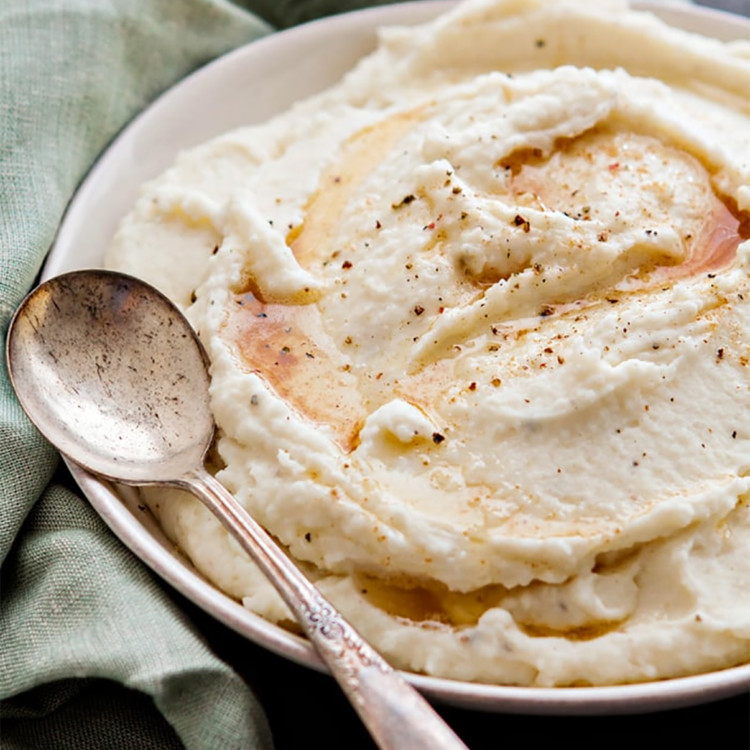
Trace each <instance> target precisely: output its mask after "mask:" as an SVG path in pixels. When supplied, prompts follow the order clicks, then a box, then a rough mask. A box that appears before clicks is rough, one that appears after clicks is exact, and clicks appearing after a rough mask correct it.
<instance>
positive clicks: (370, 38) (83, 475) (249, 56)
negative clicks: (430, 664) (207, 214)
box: [42, 0, 750, 715]
mask: <svg viewBox="0 0 750 750" xmlns="http://www.w3.org/2000/svg"><path fill="white" fill-rule="evenodd" d="M453 4H454V2H453V0H420V1H417V2H407V3H401V4H397V5H385V6H379V7H374V8H368V9H364V10H358V11H353V12H349V13H344V14H341V15H336V16H330V17H328V18H323V19H320V20H317V21H313V22H310V23H307V24H304V25H301V26H298V27H294V28H291V29H288V30H286V31H281V32H278V33H275V34H272V35H270V36H267V37H263V38H261V39H258V40H255V41H252V42H250V43H248V44H247V45H245V46H243V47H240V48H238V49H236V50H234V51H233V52H230V53H228V54H226V55H224V56H222V57H220V58H218V59H216V60H214V61H213V62H211V63H209V64H208V65H206V66H205V67H203V68H201V69H199V70H198V71H196V72H194V73H192V74H191V75H189V76H188V77H187V78H185V79H183V80H182V81H180V82H179V83H177V84H176V85H174V86H173V87H172V88H170V89H168V90H167V91H166V92H165V93H163V94H162V95H161V96H160V97H159V98H157V99H156V100H155V101H154V102H153V103H152V104H151V105H150V106H149V107H147V108H146V109H145V110H144V111H143V112H142V113H141V114H140V115H138V116H137V117H136V118H135V119H134V120H133V121H132V122H131V123H130V124H129V125H127V126H126V127H125V128H124V129H123V130H122V132H121V133H120V134H119V135H118V136H117V137H116V138H115V139H114V140H113V142H112V143H111V144H110V145H109V147H108V148H107V149H106V150H105V151H104V152H103V154H102V155H101V156H100V158H99V159H98V161H97V162H96V163H95V165H94V166H93V168H92V169H91V171H90V172H89V174H88V175H87V177H86V178H85V179H84V181H83V182H82V183H81V185H80V187H79V189H78V191H77V192H76V194H75V196H74V197H73V199H72V201H71V202H70V205H69V207H68V210H67V212H66V214H65V217H64V218H63V221H62V224H61V226H60V229H59V231H58V234H57V237H56V240H55V243H54V244H53V247H52V249H51V250H50V253H49V255H48V258H47V261H46V263H45V266H44V268H43V271H42V278H43V279H47V278H50V277H52V276H56V275H58V274H60V273H63V272H65V271H70V270H75V269H80V268H88V267H97V266H100V265H101V262H102V254H103V251H104V248H105V247H106V246H107V244H108V243H109V241H110V239H111V237H112V235H113V234H114V231H115V228H116V225H117V223H118V222H119V220H120V218H121V217H122V216H123V215H124V214H125V213H126V212H127V211H128V210H130V208H131V207H132V205H133V204H134V202H135V199H136V196H137V192H138V188H139V186H140V185H141V184H142V183H143V182H145V181H146V180H148V179H150V178H151V177H155V176H157V175H158V174H159V173H161V172H162V171H164V169H166V168H167V167H169V166H170V165H171V163H172V162H173V160H174V157H175V156H176V154H177V152H178V151H179V150H182V149H184V148H188V147H190V146H192V145H197V144H198V143H201V142H203V141H205V140H208V139H209V138H211V137H212V136H215V135H219V134H220V133H223V132H226V131H227V130H229V129H231V128H233V127H238V126H242V125H247V124H252V123H254V122H262V121H263V120H265V119H267V118H268V117H270V116H272V115H273V114H275V113H277V112H281V111H283V110H284V109H286V108H287V107H289V106H291V104H293V103H294V101H296V100H298V99H300V98H303V97H305V96H309V95H310V94H313V93H315V92H317V91H320V90H322V89H324V88H326V87H328V86H330V85H332V84H333V83H335V82H336V81H337V80H338V79H339V78H340V77H341V75H342V74H343V73H345V72H346V71H347V70H348V69H349V68H351V67H352V66H353V65H354V63H355V62H356V61H357V60H358V59H359V58H360V57H362V56H363V55H364V54H366V53H367V52H369V51H370V50H371V49H372V48H373V46H374V44H375V40H376V29H377V28H378V27H380V26H384V25H394V24H404V25H411V24H416V23H420V22H422V21H426V20H428V19H430V18H433V17H434V16H436V15H437V14H438V13H439V12H441V11H444V10H445V9H447V8H448V7H450V6H451V5H453ZM633 7H635V8H638V9H645V10H651V11H653V12H655V13H656V14H657V15H659V16H660V17H661V18H663V19H664V20H665V21H666V22H667V23H669V24H671V25H674V26H677V27H680V28H682V29H685V30H687V31H693V32H701V33H703V34H704V35H707V36H716V37H717V38H720V39H724V40H728V39H735V38H741V39H747V40H750V19H746V18H742V17H740V16H734V15H731V14H728V13H724V12H721V11H717V10H712V9H708V8H702V7H697V6H693V5H688V4H687V3H686V4H682V3H678V4H675V3H669V2H665V1H662V2H658V1H657V2H634V3H633ZM300 59H304V60H306V64H305V66H304V67H303V68H301V67H300V66H299V65H298V61H299V60H300ZM113 196H114V197H113ZM91 216H94V217H96V218H95V220H94V221H93V222H92V221H91V218H90V217H91ZM66 463H67V464H68V467H69V468H70V471H71V473H72V475H73V477H74V478H75V480H76V482H77V483H78V485H79V486H80V488H81V491H82V492H83V493H84V495H85V496H86V497H87V498H88V500H89V501H90V502H91V504H92V505H93V507H94V508H95V510H96V511H97V512H98V513H99V515H100V516H101V517H102V519H103V520H104V521H105V523H106V524H107V525H108V526H109V528H110V529H111V530H112V531H113V532H114V534H115V535H116V536H117V537H119V539H120V540H121V541H122V542H123V543H124V544H125V545H126V546H127V547H128V548H129V549H130V550H131V551H132V552H133V553H135V554H136V555H137V556H138V557H139V558H140V559H141V560H142V561H143V562H144V563H145V564H146V565H148V566H149V567H150V568H151V569H152V570H154V572H156V573H157V574H158V575H159V576H160V577H161V578H163V579H164V580H165V581H167V582H168V583H169V584H170V585H172V586H173V587H174V588H175V589H177V591H179V592H180V593H181V594H183V595H184V596H186V597H187V598H188V599H189V600H191V601H192V602H193V603H194V604H196V605H198V606H199V607H200V608H201V609H203V610H204V611H205V612H207V613H208V614H210V615H212V616H213V617H214V618H216V619H217V620H219V621H220V622H222V623H224V624H225V625H227V626H228V627H230V628H231V629H232V630H234V631H236V632H237V633H239V634H241V635H243V636H245V637H247V638H248V639H250V640H251V641H253V642H254V643H256V644H257V645H260V646H262V647H264V648H267V649H268V650H270V651H272V652H274V653H276V654H277V655H279V656H282V657H285V658H287V659H289V660H291V661H293V662H296V663H298V664H301V665H303V666H307V667H309V668H311V669H315V670H318V671H326V669H325V667H324V666H323V664H322V663H321V661H320V659H319V658H318V657H317V655H316V653H315V651H314V650H313V648H312V646H311V645H310V644H309V643H308V642H307V641H306V640H305V639H303V638H301V637H299V636H296V635H294V634H292V633H290V632H289V631H287V630H284V629H283V628H281V627H279V626H277V625H275V624H273V623H271V622H269V621H267V620H264V619H263V618H261V617H260V616H258V615H256V614H254V613H252V612H250V611H249V610H247V609H245V608H244V607H243V606H242V605H241V604H240V603H239V602H237V601H236V600H234V599H232V598H230V597H229V596H227V595H225V594H223V593H222V592H221V591H219V590H218V589H217V588H215V587H214V586H213V585H212V584H211V583H209V582H208V580H207V579H205V578H204V577H203V576H202V575H201V574H200V573H199V572H198V571H197V570H196V569H195V568H194V567H193V566H192V564H191V563H190V562H189V561H188V560H187V559H186V558H185V557H183V556H182V555H181V554H180V553H179V551H176V550H175V549H174V545H173V544H172V543H171V542H169V540H168V539H167V538H166V537H165V535H164V534H163V532H162V531H161V529H160V528H159V526H158V524H157V523H156V521H155V519H154V518H153V516H151V514H150V513H149V512H148V511H145V510H144V509H143V506H142V505H141V504H140V502H139V499H138V495H137V492H136V491H135V490H133V489H132V488H127V487H121V486H115V485H113V484H111V483H109V482H106V481H103V480H100V479H98V478H97V477H95V476H93V475H91V474H89V473H88V472H86V471H84V470H83V469H81V468H80V467H78V466H76V465H75V464H73V463H71V462H69V461H66ZM404 676H405V677H406V678H407V679H408V680H409V681H410V682H411V683H412V684H413V685H415V687H417V688H418V689H419V690H420V691H422V692H423V693H424V694H426V695H427V696H428V697H430V698H432V699H434V700H436V701H438V702H443V703H447V704H451V705H455V706H458V707H463V708H472V709H476V710H482V711H495V712H513V713H523V714H568V715H573V714H575V715H594V714H630V713H641V712H651V711H659V710H664V709H668V708H679V707H684V706H689V705H694V704H698V703H704V702H709V701H712V700H718V699H720V698H725V697H729V696H732V695H737V694H739V693H741V692H744V691H747V690H748V689H750V664H747V665H742V666H738V667H731V668H728V669H724V670H721V671H716V672H710V673H706V674H698V675H693V676H689V677H680V678H674V679H669V680H662V681H657V682H645V683H637V684H632V685H614V686H602V687H599V686H596V687H579V688H538V687H512V686H505V685H487V684H480V683H468V682H461V681H457V680H449V679H444V678H440V677H429V676H424V675H418V674H414V673H410V672H405V673H404Z"/></svg>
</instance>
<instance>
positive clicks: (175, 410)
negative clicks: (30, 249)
mask: <svg viewBox="0 0 750 750" xmlns="http://www.w3.org/2000/svg"><path fill="white" fill-rule="evenodd" d="M7 361H8V372H9V375H10V379H11V383H12V384H13V387H14V388H15V391H16V394H17V395H18V399H19V401H20V402H21V405H22V406H23V408H24V410H25V411H26V413H27V414H28V415H29V417H30V419H31V420H32V422H34V424H35V425H36V426H37V427H38V428H39V431H40V432H41V433H42V434H43V435H44V436H45V437H46V438H47V439H48V440H49V441H50V442H51V443H52V444H53V445H55V446H56V447H57V448H58V450H60V452H61V453H63V454H65V455H66V456H67V457H68V458H69V459H70V460H71V461H73V462H74V463H76V464H78V465H79V466H82V467H83V468H85V469H87V470H89V471H90V472H92V473H94V474H98V475H100V476H102V477H106V478H107V479H111V480H114V481H117V482H122V483H125V484H131V485H136V486H138V485H148V484H157V485H170V486H176V487H180V488H182V489H185V490H188V491H189V492H192V493H193V494H194V495H195V496H196V497H197V498H198V499H199V500H201V501H202V502H203V503H204V504H205V505H206V506H207V507H208V508H209V510H211V511H212V512H213V513H214V515H215V516H216V517H217V518H218V519H219V520H220V521H221V522H222V523H223V524H224V526H225V527H226V529H227V530H228V531H229V532H230V533H231V534H232V535H233V536H234V538H235V539H236V540H237V542H238V543H239V544H240V546H241V547H242V548H243V549H244V550H245V552H247V553H248V554H249V555H250V556H251V558H252V559H253V560H254V562H255V563H256V564H257V565H258V567H259V568H260V569H261V570H262V571H263V572H264V573H265V575H266V576H267V577H268V579H269V580H270V581H271V583H273V585H274V586H275V587H276V589H277V590H278V592H279V594H280V595H281V596H282V597H283V599H284V601H285V602H286V604H287V605H288V606H289V608H290V610H291V611H292V613H293V614H294V616H295V617H296V619H297V621H298V622H299V624H300V626H301V627H302V629H303V630H304V632H305V634H306V635H307V636H308V638H309V639H310V641H311V643H312V644H313V646H314V647H315V648H316V650H317V651H318V653H319V654H320V656H321V658H322V659H323V661H325V662H326V664H327V666H328V668H329V670H330V672H331V674H332V675H333V676H334V677H335V678H336V679H337V680H338V682H339V684H340V685H341V687H342V689H343V690H344V692H345V693H346V694H347V696H348V698H349V699H350V700H351V702H352V705H353V706H354V708H355V710H356V711H357V712H358V714H359V715H360V717H361V719H362V720H363V722H364V724H365V725H366V726H367V728H368V729H369V731H370V733H371V734H372V736H373V739H374V740H375V742H376V743H377V745H378V746H379V747H380V748H383V750H395V749H396V748H408V749H409V750H456V749H457V748H465V745H464V744H463V743H462V742H461V740H459V739H458V737H457V736H456V735H455V734H454V733H453V732H452V730H451V729H450V728H449V727H448V726H447V724H445V723H444V722H443V720H442V719H441V718H440V717H439V716H438V715H437V714H436V713H435V712H434V710H433V709H432V707H431V706H430V705H429V704H428V703H427V701H426V700H425V699H424V698H423V697H422V696H421V695H420V694H419V693H417V691H416V690H415V689H414V688H413V687H412V686H411V685H410V684H409V683H407V682H406V680H404V678H403V677H402V676H401V675H400V674H398V673H397V672H395V671H394V670H393V669H392V668H391V667H390V666H389V665H388V664H387V663H386V662H385V661H384V660H383V658H382V657H381V656H380V655H379V654H378V653H377V652H376V651H375V650H374V649H373V648H372V647H371V646H369V644H367V643H366V642H365V641H364V640H363V639H362V637H361V636H360V635H359V633H357V631H356V630H355V629H354V628H353V627H352V626H351V625H350V624H349V623H348V622H347V621H346V620H344V618H343V617H342V616H341V615H340V614H339V613H338V612H337V611H336V609H335V608H334V607H333V605H332V604H331V603H330V602H328V601H327V600H326V599H324V598H323V596H321V594H320V593H319V592H318V590H317V589H316V588H315V587H314V586H313V585H312V584H311V583H310V582H309V581H308V580H307V578H305V576H304V575H303V574H302V573H301V572H300V570H299V569H298V568H297V566H296V565H295V564H294V563H293V562H292V561H291V560H290V558H289V557H287V556H286V554H285V553H284V552H283V551H282V550H281V548H280V547H278V546H277V545H276V544H275V543H274V542H273V540H272V539H271V538H270V536H269V535H268V533H267V532H266V531H265V530H264V529H263V528H262V527H261V526H260V525H259V524H258V523H257V522H256V521H255V520H254V519H253V518H252V517H251V516H250V515H249V514H248V513H247V511H246V510H245V509H244V507H243V506H242V505H240V503H238V502H237V500H236V499H235V498H234V497H233V496H232V495H231V494H230V493H229V492H228V491H227V490H226V489H225V488H224V487H223V486H222V485H221V484H220V483H219V482H218V481H217V480H216V479H215V478H214V477H213V476H212V475H211V474H209V473H208V472H207V471H206V470H205V468H204V467H203V459H204V456H205V453H206V450H207V449H208V447H209V445H210V444H211V441H212V438H213V434H214V421H213V417H212V415H211V411H210V404H209V390H208V386H209V376H208V359H207V357H206V354H205V351H204V350H203V347H202V346H201V344H200V342H199V340H198V338H197V336H196V335H195V333H194V331H193V330H192V328H191V327H190V324H189V323H188V321H187V320H186V318H185V317H184V316H183V315H182V313H180V312H179V310H177V309H176V308H175V307H174V306H173V305H172V303H171V302H170V301H169V300H168V299H167V298H166V297H165V296H164V295H163V294H161V293H160V292H158V291H157V290H156V289H154V288H153V287H151V286H149V285H148V284H146V283H145V282H142V281H139V280H138V279H135V278H133V277H130V276H125V275H123V274H119V273H113V272H109V271H101V270H91V271H76V272H72V273H68V274H64V275H62V276H58V277H55V278H52V279H50V280H49V281H47V282H45V283H44V284H42V285H41V286H39V287H38V288H37V289H36V290H35V291H33V292H31V294H29V295H28V297H27V298H26V299H25V300H24V301H23V302H22V304H21V306H20V307H19V309H18V310H17V311H16V314H15V316H14V318H13V320H12V321H11V325H10V329H9V333H8V341H7Z"/></svg>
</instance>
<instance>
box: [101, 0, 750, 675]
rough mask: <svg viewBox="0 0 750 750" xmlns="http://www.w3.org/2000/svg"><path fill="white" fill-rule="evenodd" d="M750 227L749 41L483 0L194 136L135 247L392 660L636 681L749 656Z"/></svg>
mask: <svg viewBox="0 0 750 750" xmlns="http://www.w3.org/2000/svg"><path fill="white" fill-rule="evenodd" d="M749 236H750V54H749V47H748V45H747V44H744V43H741V42H738V43H734V44H726V45H724V44H720V43H719V42H715V41H713V40H709V39H704V38H701V37H698V36H694V35H690V34H688V33H685V32H682V31H678V30H675V29H672V28H669V27H667V26H666V25H664V24H662V23H661V22H659V21H658V20H656V19H655V18H654V17H652V16H650V15H648V14H642V13H636V12H634V11H631V10H629V9H628V8H627V7H626V6H625V5H623V4H622V3H620V2H617V1H616V0H607V2H583V1H579V2H574V1H573V0H563V1H558V2H552V1H551V0H469V2H467V3H464V4H461V5H459V6H458V7H456V8H455V9H454V10H451V11H450V12H449V13H448V14H447V15H446V16H444V17H442V18H439V19H438V20H436V21H434V22H432V23H429V24H427V25H425V26H422V27H419V28H416V29H400V28H399V29H389V30H387V31H385V32H384V33H383V34H382V35H381V43H380V46H379V48H378V50H377V51H376V52H375V53H374V54H372V55H371V56H370V57H368V58H367V59H365V60H363V61H362V62H361V63H360V64H359V65H358V66H357V67H356V68H355V69H354V70H353V71H352V72H351V73H350V74H348V75H347V76H346V77H345V78H344V79H343V81H342V82H341V83H339V84H338V85H336V86H335V87H334V88H332V89H330V90H329V91H327V92H325V93H323V94H320V95H317V96H315V97H313V98H312V99H310V100H307V101H304V102H302V103H300V104H298V105H297V106H295V107H293V108H292V109H291V110H290V111H288V112H286V113H284V114H281V115H280V116H278V117H276V118H275V119H273V120H272V121H271V122H269V123H267V124H264V125H261V126H253V127H248V128H245V129H241V130H238V131H235V132H232V133H229V134H227V135H225V136H222V137H220V138H217V139H216V140H213V141H211V142H210V143H207V144H205V145H203V146H200V147H198V148H195V149H192V150H190V151H188V152H186V153H183V154H182V155H181V156H180V157H179V159H178V161H177V163H176V164H175V166H174V167H173V168H171V169H170V170H169V171H167V172H166V173H165V174H164V175H162V176H161V177H159V178H158V179H156V180H155V181H153V182H152V183H151V184H149V185H146V186H145V188H144V190H143V194H142V197H141V198H140V200H139V201H138V203H137V205H136V206H135V208H134V209H133V211H132V213H131V214H130V215H129V216H128V217H127V218H126V219H125V220H124V221H123V223H122V226H121V228H120V230H119V233H118V234H117V237H116V238H115V240H114V243H113V245H112V247H111V249H110V251H109V254H108V265H109V266H111V267H116V268H119V269H121V270H123V271H126V272H129V273H133V274H136V275H138V276H140V277H143V278H145V279H146V280H148V281H150V282H152V283H154V284H155V285H157V286H158V287H160V288H161V289H162V290H164V291H165V292H166V293H167V294H169V295H170V296H171V297H172V298H173V299H174V300H175V301H176V302H178V303H179V304H180V305H181V306H182V307H183V308H184V309H185V310H186V312H187V315H188V316H189V318H190V319H191V321H192V322H193V324H194V325H195V327H196V328H197V329H198V330H199V332H200V335H201V338H202V340H203V342H204V344H205V346H206V348H207V350H208V352H209V355H210V358H211V362H212V367H211V374H212V405H213V411H214V413H215V416H216V420H217V424H218V427H219V437H218V440H217V443H216V446H215V455H214V456H213V461H214V468H215V469H216V472H217V476H218V478H219V479H220V480H221V481H222V483H224V484H225V485H226V486H227V487H228V488H229V489H230V490H231V491H232V492H233V493H234V494H235V495H236V496H237V498H238V499H239V500H240V501H241V502H242V504H243V505H244V506H245V507H246V508H247V509H248V510H249V511H250V512H251V513H252V515H254V516H255V517H256V518H257V519H258V520H259V521H260V522H261V523H262V524H263V525H264V526H265V527H266V528H267V529H268V530H269V531H270V532H271V533H272V534H273V536H274V537H275V538H277V539H278V540H279V542H280V543H281V544H282V545H284V546H285V547H286V548H287V549H288V551H289V553H290V554H291V555H292V556H293V557H294V558H295V559H296V560H298V561H299V562H300V564H301V565H302V566H303V568H304V569H305V570H306V572H307V573H308V574H309V575H310V577H311V578H312V579H314V580H315V581H316V582H317V584H318V586H319V587H320V589H321V590H322V591H323V593H324V594H325V595H326V596H328V597H329V598H330V599H331V600H332V601H333V602H334V603H335V604H336V605H337V606H338V607H339V608H340V609H341V610H342V611H343V613H344V614H345V615H346V616H347V617H348V618H349V619H350V620H351V621H352V622H353V623H354V624H355V625H356V626H357V627H358V628H359V629H360V630H361V632H362V633H363V635H364V636H365V637H366V638H367V639H369V640H370V641H371V642H372V643H373V644H374V645H375V646H376V647H377V648H378V649H379V650H380V651H382V652H383V653H384V655H385V656H386V657H387V658H388V659H389V660H391V662H392V663H394V664H395V665H397V666H399V667H401V668H405V669H408V670H413V671H417V672H424V673H427V674H432V675H439V676H444V677H451V678H458V679H464V680H472V681H486V682H493V683H495V682H497V683H505V684H519V685H540V686H558V685H581V684H611V683H623V682H632V681H642V680H651V679H656V678H665V677H671V676H678V675H684V674H690V673H696V672H701V671H706V670H713V669H717V668H721V667H726V666H730V665H735V664H739V663H743V662H745V661H748V660H750V596H748V589H749V587H750V503H749V501H748V497H749V495H748V493H749V492H750V388H749V386H750V377H749V375H750V370H748V360H749V359H750V288H749V287H750V285H749V284H748V269H750V242H749V241H748V237H749ZM150 502H151V505H152V507H153V508H154V509H155V511H156V512H157V514H158V515H159V517H160V519H161V522H162V524H163V525H164V528H165V529H166V531H167V533H169V534H170V535H171V536H172V537H173V538H174V539H175V540H176V541H177V543H178V544H179V545H180V547H181V548H182V549H183V550H184V551H185V552H186V553H187V554H188V555H189V556H190V557H191V559H192V560H193V561H194V563H195V565H196V566H197V567H198V568H199V569H200V570H202V571H203V572H204V573H205V575H206V576H207V577H208V578H209V579H211V580H212V581H213V582H215V584H216V585H217V586H219V587H220V588H222V589H223V590H224V591H226V592H227V593H229V594H230V595H232V596H234V597H237V598H238V599H241V600H242V601H243V602H244V603H245V605H246V606H247V607H249V608H250V609H252V610H253V611H255V612H258V613H260V614H261V615H263V616H265V617H267V618H269V619H271V620H274V621H277V622H281V623H288V621H289V619H290V615H289V613H288V612H287V610H286V608H285V606H284V605H283V603H282V602H281V600H280V599H279V597H278V596H277V595H276V593H275V592H274V591H273V589H272V588H271V587H270V586H269V584H268V583H267V582H266V581H265V580H264V579H263V577H262V576H261V575H260V574H259V573H258V571H257V570H256V569H255V567H254V566H253V564H252V563H251V562H249V561H248V559H247V558H246V556H245V555H244V553H242V552H241V551H240V550H239V548H238V547H237V546H236V545H235V543H234V542H233V541H232V540H230V539H229V538H228V536H227V534H226V533H225V532H224V531H223V529H221V528H220V527H219V526H218V524H217V523H216V522H215V521H214V519H213V518H212V517H211V516H210V514H209V513H208V511H205V510H204V509H203V508H202V507H201V506H200V505H199V504H198V503H197V502H196V501H193V500H191V499H188V498H184V497H182V496H180V497H179V498H178V499H177V500H176V501H174V502H172V501H170V502H166V501H165V498H164V493H160V494H157V495H154V496H152V497H151V499H150Z"/></svg>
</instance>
